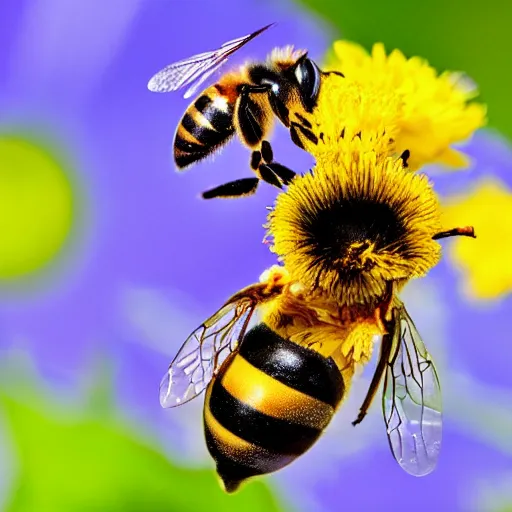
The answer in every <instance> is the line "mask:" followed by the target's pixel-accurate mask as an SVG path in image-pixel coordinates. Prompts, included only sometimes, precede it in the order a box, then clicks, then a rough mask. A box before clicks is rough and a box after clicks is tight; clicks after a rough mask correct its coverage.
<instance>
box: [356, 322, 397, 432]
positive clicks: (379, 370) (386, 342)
mask: <svg viewBox="0 0 512 512" xmlns="http://www.w3.org/2000/svg"><path fill="white" fill-rule="evenodd" d="M392 347H393V332H392V330H390V332H388V333H386V334H384V335H383V336H382V342H381V346H380V353H379V361H378V362H377V367H376V368H375V373H374V374H373V378H372V381H371V382H370V387H369V388H368V392H367V393H366V397H365V399H364V401H363V403H362V405H361V408H360V409H359V414H358V415H357V418H356V419H355V420H354V421H353V422H352V425H354V427H355V426H356V425H359V423H361V422H362V421H363V420H364V418H365V417H366V414H367V413H368V409H369V408H370V406H371V405H372V402H373V399H374V398H375V395H376V394H377V391H378V389H379V384H380V381H381V380H382V376H383V375H384V373H385V371H386V368H387V365H388V361H389V357H390V355H391V348H392Z"/></svg>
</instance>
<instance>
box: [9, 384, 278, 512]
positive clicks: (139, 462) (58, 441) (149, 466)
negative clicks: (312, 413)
mask: <svg viewBox="0 0 512 512" xmlns="http://www.w3.org/2000/svg"><path fill="white" fill-rule="evenodd" d="M0 407H1V410H2V412H3V414H4V419H5V424H6V427H7V431H8V434H9V435H10V436H11V444H12V445H13V447H14V448H13V450H14V452H15V455H16V456H17V458H18V460H17V461H16V463H17V464H16V466H17V467H18V468H19V472H18V475H17V479H16V482H15V486H14V489H13V490H12V495H11V497H10V500H8V506H7V509H6V510H7V512H22V511H27V512H28V511H35V510H37V511H38V512H46V511H48V512H50V511H51V512H60V511H63V512H64V511H65V512H70V511H73V512H81V511H84V512H85V511H91V510H101V511H123V512H140V511H151V512H159V511H162V512H163V511H165V512H173V511H176V512H202V511H205V512H206V511H208V512H215V511H216V510H221V511H223V512H235V511H236V512H239V511H241V510H244V511H254V512H256V511H261V510H265V511H269V512H274V511H275V512H277V511H278V510H280V508H279V506H278V503H277V500H276V498H275V497H274V495H273V494H272V492H271V491H270V490H269V488H268V487H267V485H266V484H265V483H264V482H263V481H255V482H251V483H248V484H247V486H246V487H244V488H242V489H241V490H240V492H239V493H237V494H234V495H227V494H225V493H224V492H223V491H222V490H221V489H220V487H219V484H218V481H217V478H216V475H215V473H214V472H213V470H194V469H187V468H183V467H179V466H178V465H175V464H173V463H172V462H171V461H170V460H169V459H168V458H166V457H165V456H164V455H163V454H161V453H159V451H158V450H157V449H155V448H154V447H153V446H151V444H150V443H146V442H144V441H142V440H141V439H139V437H138V436H137V435H134V434H133V433H132V432H131V431H130V430H129V429H128V428H126V427H125V426H123V425H122V424H120V422H119V421H114V420H110V419H109V420H107V419H105V418H104V419H100V418H99V417H98V416H97V415H96V414H93V415H92V416H91V415H90V414H89V413H87V415H86V414H84V413H83V412H81V411H80V410H79V407H78V406H76V405H75V406H71V407H70V406H69V405H68V406H67V407H63V406H62V405H60V406H59V405H57V403H56V400H54V399H52V400H47V399H44V398H43V397H41V396H40V393H39V392H37V387H34V388H32V386H29V385H28V384H27V382H26V381H25V388H24V390H23V393H22V394H19V393H17V394H16V395H12V394H8V393H6V392H4V390H2V389H1V388H0ZM84 410H85V409H84ZM198 442H204V440H203V439H198Z"/></svg>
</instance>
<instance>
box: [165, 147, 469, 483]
mask: <svg viewBox="0 0 512 512" xmlns="http://www.w3.org/2000/svg"><path fill="white" fill-rule="evenodd" d="M267 228H268V235H269V239H271V240H272V246H271V248H272V251H273V252H274V253H276V254H277V255H278V257H279V259H280V261H281V263H282V265H281V266H275V267H273V268H271V269H270V271H269V272H267V273H266V274H264V275H263V276H262V278H261V279H260V282H259V283H255V284H253V285H250V286H248V287H247V288H245V289H243V290H241V291H239V292H238V293H236V294H234V295H233V296H232V297H231V298H230V299H229V300H228V301H227V302H226V303H225V304H224V305H223V306H222V308H220V310H218V311H217V312H216V313H215V314H214V315H213V316H211V317H210V318H208V319H207V320H206V321H205V322H204V323H203V324H202V325H201V326H199V328H197V329H196V330H195V331H194V332H192V334H191V335H190V336H189V337H188V339H187V340H186V341H185V343H184V344H183V346H182V348H181V349H180V350H179V352H178V354H177V356H176V357H175V359H174V360H173V361H172V363H171V365H170V367H169V370H168V372H167V374H166V375H165V376H164V378H163V380H162V382H161V386H160V403H161V405H162V406H163V407H175V406H178V405H181V404H183V403H186V402H188V401H189V400H192V399H193V398H195V397H196V396H198V395H199V394H200V393H202V392H203V391H205V401H204V415H203V416H204V418H203V421H204V431H205V438H206V444H207V447H208V450H209V452H210V454H211V456H212V458H213V459H214V460H215V462H216V467H217V473H218V475H219V476H220V478H221V481H222V483H223V486H224V489H225V490H226V491H227V492H233V491H235V490H236V489H237V488H238V487H239V486H240V484H241V483H242V482H243V481H244V480H246V479H248V478H251V477H254V476H256V475H264V474H268V473H271V472H274V471H277V470H280V469H281V468H283V467H285V466H287V465H288V464H290V463H291V462H293V461H294V460H295V459H296V458H297V457H300V456H301V455H302V454H303V453H305V452H306V451H307V450H308V449H310V448H311V447H312V446H313V445H314V443H315V442H316V440H317V439H318V438H319V437H320V436H321V435H322V433H323V432H324V430H325V429H326V428H327V426H328V425H329V423H330V421H331V419H332V417H333V415H334V414H335V412H336V411H337V410H338V409H339V408H340V405H341V404H342V403H343V400H344V399H345V398H346V396H347V394H348V392H349V389H350V386H351V382H352V380H353V377H354V374H355V371H356V369H357V368H358V367H359V366H360V365H364V364H365V363H367V362H368V361H369V360H370V358H371V355H372V350H373V345H374V342H375V340H376V339H380V340H381V345H380V354H379V359H378V363H377V367H376V371H375V374H374V376H373V378H372V380H371V383H370V386H369V389H368V392H367V395H366V398H365V399H364V401H363V403H362V405H361V409H360V412H359V414H358V416H357V418H355V419H354V421H353V424H354V425H357V424H359V423H360V422H361V421H362V420H363V419H364V417H365V416H366V414H367V411H368V409H369V407H370V405H371V403H372V400H373V398H374V397H375V395H376V393H377V390H378V388H379V385H380V383H381V381H382V380H384V384H383V394H382V411H383V416H384V422H385V425H386V432H387V437H388V440H389V444H390V447H391V451H392V454H393V456H394V458H395V459H396V461H397V462H398V464H399V465H400V466H401V467H402V468H403V469H404V470H405V471H406V472H408V473H410V474H412V475H415V476H423V475H426V474H428V473H430V472H431V471H432V470H433V469H434V468H435V466H436V463H437V459H438V456H439V451H440V446H441V438H442V405H441V390H440V385H439V379H438V375H437V372H436V368H435V365H434V362H433V360H432V357H431V356H430V355H429V353H428V351H427V349H426V347H425V345H424V343H423V341H422V339H421V336H420V334H419V333H418V330H417V329H416V327H415V325H414V323H413V321H412V319H411V317H410V316H409V314H408V312H407V310H406V308H405V306H404V304H403V303H402V302H401V300H400V299H399V298H398V293H399V291H400V290H401V289H402V288H403V286H404V285H405V284H406V283H407V282H408V281H409V280H410V279H412V278H416V277H421V276H423V275H425V274H426V273H427V272H428V270H430V268H432V267H433V266H435V265H436V264H437V262H438V260H439V258H440V245H439V243H438V242H437V240H439V239H442V238H445V237H449V236H455V235H465V236H471V237H474V231H473V229H472V228H470V227H467V228H456V229H452V230H448V231H441V229H440V210H439V205H438V202H437V197H436V195H435V194H434V192H433V190H432V189H431V186H430V184H429V182H428V180H427V179H426V178H425V176H422V175H419V174H414V173H410V172H408V171H407V170H406V169H405V167H404V162H403V161H401V160H396V159H393V158H390V157H383V156H377V157H376V158H371V157H368V155H364V156H361V155H358V154H353V155H350V157H349V158H347V160H345V161H344V160H343V159H342V158H336V159H335V161H320V162H319V163H317V165H316V167H315V169H314V170H313V171H312V172H310V173H308V174H305V175H303V176H298V177H297V178H295V179H294V180H293V182H292V183H291V184H290V186H289V187H288V189H287V191H286V192H283V193H281V194H279V195H278V197H277V199H276V204H275V206H274V208H273V209H272V210H271V213H270V214H269V220H268V224H267ZM256 316H259V317H260V318H259V320H258V321H256V322H253V320H254V319H255V318H256Z"/></svg>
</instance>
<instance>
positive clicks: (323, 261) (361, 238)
mask: <svg viewBox="0 0 512 512" xmlns="http://www.w3.org/2000/svg"><path fill="white" fill-rule="evenodd" d="M267 228H268V235H269V239H270V240H271V241H272V251H273V252H274V253H276V254H277V255H278V256H279V259H280V260H281V261H282V262H283V263H284V266H285V267H286V269H287V271H288V272H289V275H290V278H291V279H292V280H297V281H299V282H300V283H302V285H303V286H304V287H305V288H306V289H308V290H316V291H320V292H322V293H326V294H328V295H329V296H334V298H335V299H336V301H337V302H338V304H340V305H347V306H352V305H356V304H363V305H375V303H376V302H377V301H378V300H379V299H381V298H382V297H383V295H384V293H385V289H386V282H387V281H395V282H398V283H400V284H401V285H402V284H404V283H405V282H406V281H407V280H409V279H411V278H413V277H419V276H423V275H424V274H425V273H426V272H427V271H428V270H429V269H430V268H432V267H433V266H434V265H436V263H437V262H438V260H439V257H440V246H439V244H438V243H437V242H435V241H434V240H432V236H433V235H434V234H436V233H437V232H438V231H440V210H439V204H438V201H437V197H436V195H435V193H434V192H433V190H432V188H431V186H430V183H429V182H428V180H427V178H426V177H425V176H423V175H420V174H417V173H411V172H409V171H407V170H404V169H403V168H402V163H401V161H396V160H395V159H392V158H389V157H382V156H378V155H376V153H374V152H370V153H359V152H349V153H335V154H327V153H326V154H325V155H319V159H318V161H317V165H316V166H315V168H314V169H313V170H312V171H311V172H310V173H308V174H306V175H304V176H302V177H297V178H295V179H294V180H293V182H292V183H291V185H290V187H289V188H288V190H287V191H286V192H285V193H282V194H280V195H279V196H278V198H277V200H276V204H275V207H274V209H273V210H272V211H271V213H270V215H269V219H268V224H267Z"/></svg>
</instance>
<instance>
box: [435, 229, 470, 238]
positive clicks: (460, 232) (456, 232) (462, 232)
mask: <svg viewBox="0 0 512 512" xmlns="http://www.w3.org/2000/svg"><path fill="white" fill-rule="evenodd" d="M449 236H469V237H471V238H476V235H475V228H474V227H473V226H464V227H463V228H453V229H449V230H448V231H441V232H440V233H437V234H436V235H434V236H433V237H432V239H433V240H439V239H440V238H448V237H449Z"/></svg>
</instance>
